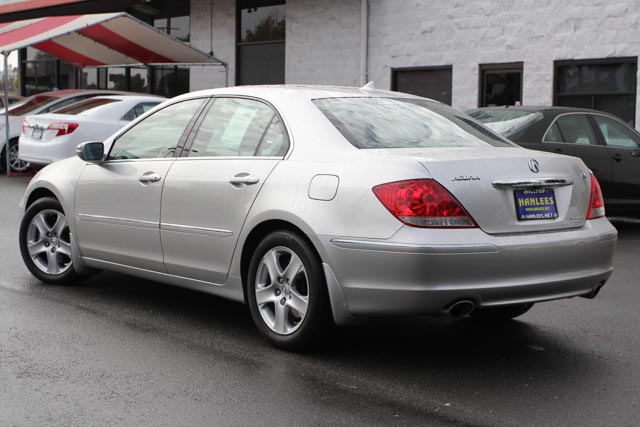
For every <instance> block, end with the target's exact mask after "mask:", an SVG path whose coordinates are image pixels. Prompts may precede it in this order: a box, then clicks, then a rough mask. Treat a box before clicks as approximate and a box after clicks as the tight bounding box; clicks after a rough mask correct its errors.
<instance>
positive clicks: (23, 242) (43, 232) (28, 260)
mask: <svg viewBox="0 0 640 427" xmlns="http://www.w3.org/2000/svg"><path fill="white" fill-rule="evenodd" d="M19 238H20V253H21V255H22V260H23V261H24V263H25V265H26V266H27V268H28V269H29V271H30V272H31V274H33V275H34V276H35V277H37V278H38V279H39V280H41V281H43V282H45V283H51V284H72V283H76V282H78V281H80V280H82V279H84V278H85V276H81V275H79V274H78V273H77V272H76V271H75V270H74V268H73V261H72V256H71V233H70V231H69V224H68V222H67V218H66V216H65V214H64V210H63V209H62V206H61V205H60V202H59V201H58V200H56V199H54V198H51V197H45V198H42V199H39V200H37V201H36V202H34V203H33V204H32V205H31V206H29V208H28V209H27V211H26V212H25V215H24V217H23V218H22V222H21V223H20V233H19Z"/></svg>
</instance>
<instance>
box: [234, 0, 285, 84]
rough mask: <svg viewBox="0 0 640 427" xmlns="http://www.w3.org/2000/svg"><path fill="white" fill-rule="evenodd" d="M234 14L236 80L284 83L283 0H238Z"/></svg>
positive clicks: (240, 81) (240, 82)
mask: <svg viewBox="0 0 640 427" xmlns="http://www.w3.org/2000/svg"><path fill="white" fill-rule="evenodd" d="M237 16H238V23H237V24H238V25H237V29H238V34H237V55H236V61H237V63H236V69H237V70H238V71H237V72H236V83H237V84H239V85H247V84H278V83H284V55H285V49H284V47H285V25H286V5H285V2H284V1H283V0H243V1H242V0H241V1H238V11H237Z"/></svg>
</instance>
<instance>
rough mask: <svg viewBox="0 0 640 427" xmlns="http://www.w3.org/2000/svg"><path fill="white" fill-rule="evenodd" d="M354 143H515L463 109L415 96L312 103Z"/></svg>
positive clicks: (391, 145) (392, 145) (383, 145)
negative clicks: (475, 119) (486, 126)
mask: <svg viewBox="0 0 640 427" xmlns="http://www.w3.org/2000/svg"><path fill="white" fill-rule="evenodd" d="M313 102H314V103H315V104H316V106H317V107H318V108H319V109H320V110H321V111H322V112H323V113H324V115H325V116H326V117H327V118H328V119H329V120H330V121H331V123H333V125H334V126H335V127H336V128H337V129H338V130H339V131H340V133H342V135H343V136H344V137H345V138H346V139H347V140H348V141H349V142H350V143H351V144H352V145H354V146H355V147H357V148H361V149H368V148H417V147H483V146H484V147H486V146H494V147H508V146H512V144H511V143H510V142H508V141H507V140H505V139H503V138H502V137H500V136H498V135H497V134H495V133H493V132H492V131H490V130H489V129H487V128H485V127H483V126H482V125H480V124H479V123H477V122H475V121H474V120H472V119H470V118H469V117H468V116H466V115H465V114H464V113H461V112H459V111H457V110H454V109H453V108H451V107H448V106H446V105H443V104H440V103H438V102H435V101H429V100H425V99H411V98H325V99H315V100H314V101H313Z"/></svg>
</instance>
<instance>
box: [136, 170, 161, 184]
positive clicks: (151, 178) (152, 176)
mask: <svg viewBox="0 0 640 427" xmlns="http://www.w3.org/2000/svg"><path fill="white" fill-rule="evenodd" d="M161 179H162V177H161V176H160V175H158V174H157V173H155V172H145V173H143V174H142V175H140V177H139V178H138V181H140V182H142V183H144V184H148V183H150V182H158V181H160V180H161Z"/></svg>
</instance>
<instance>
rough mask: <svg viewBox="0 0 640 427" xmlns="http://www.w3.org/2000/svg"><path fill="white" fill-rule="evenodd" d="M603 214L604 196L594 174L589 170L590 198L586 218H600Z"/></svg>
mask: <svg viewBox="0 0 640 427" xmlns="http://www.w3.org/2000/svg"><path fill="white" fill-rule="evenodd" d="M603 216H604V198H603V197H602V190H600V184H599V183H598V180H597V179H596V176H595V175H594V174H593V172H591V198H590V200H589V211H587V219H595V218H601V217H603Z"/></svg>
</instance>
